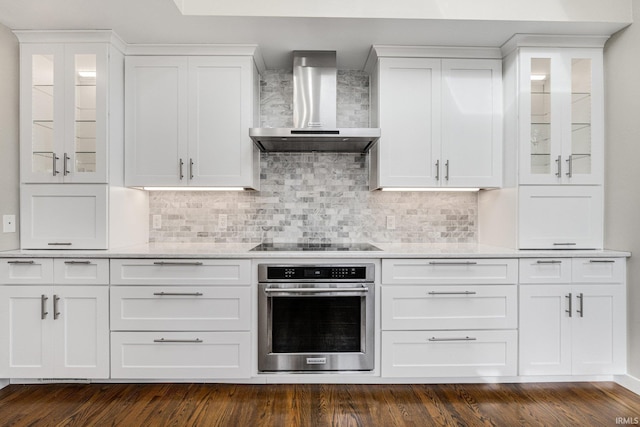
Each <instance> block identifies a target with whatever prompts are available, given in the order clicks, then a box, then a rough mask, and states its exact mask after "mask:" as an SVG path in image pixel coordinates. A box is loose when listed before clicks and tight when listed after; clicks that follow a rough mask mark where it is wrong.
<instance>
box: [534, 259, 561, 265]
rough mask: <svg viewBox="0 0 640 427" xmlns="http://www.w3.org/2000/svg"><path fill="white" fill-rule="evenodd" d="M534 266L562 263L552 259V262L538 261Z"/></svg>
mask: <svg viewBox="0 0 640 427" xmlns="http://www.w3.org/2000/svg"><path fill="white" fill-rule="evenodd" d="M536 264H562V261H560V260H557V259H553V260H549V261H546V260H545V261H543V260H538V261H536Z"/></svg>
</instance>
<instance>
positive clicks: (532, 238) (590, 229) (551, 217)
mask: <svg viewBox="0 0 640 427" xmlns="http://www.w3.org/2000/svg"><path fill="white" fill-rule="evenodd" d="M519 191H520V197H519V204H520V206H519V222H520V226H519V228H520V230H519V233H520V236H519V245H520V249H602V244H603V221H604V218H603V199H602V187H601V186H552V185H545V186H521V187H520V189H519Z"/></svg>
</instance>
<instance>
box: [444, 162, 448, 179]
mask: <svg viewBox="0 0 640 427" xmlns="http://www.w3.org/2000/svg"><path fill="white" fill-rule="evenodd" d="M444 179H445V180H447V181H449V160H447V161H446V162H444Z"/></svg>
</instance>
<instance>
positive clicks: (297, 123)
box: [249, 51, 380, 153]
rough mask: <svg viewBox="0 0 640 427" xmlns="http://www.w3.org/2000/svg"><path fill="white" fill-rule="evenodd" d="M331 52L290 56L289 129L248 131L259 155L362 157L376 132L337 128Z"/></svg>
mask: <svg viewBox="0 0 640 427" xmlns="http://www.w3.org/2000/svg"><path fill="white" fill-rule="evenodd" d="M336 80H337V70H336V52H335V51H294V52H293V126H294V127H293V128H252V129H249V136H250V137H251V139H252V140H253V142H254V143H255V144H256V146H257V147H258V148H259V149H260V150H262V151H275V152H306V151H328V152H343V153H366V152H367V151H369V149H370V148H371V147H372V146H373V145H374V144H375V143H376V141H378V139H379V138H380V129H378V128H337V127H336V104H337V96H336V93H337V90H336Z"/></svg>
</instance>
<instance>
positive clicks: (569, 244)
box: [553, 243, 577, 246]
mask: <svg viewBox="0 0 640 427" xmlns="http://www.w3.org/2000/svg"><path fill="white" fill-rule="evenodd" d="M575 245H577V243H554V244H553V246H575Z"/></svg>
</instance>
